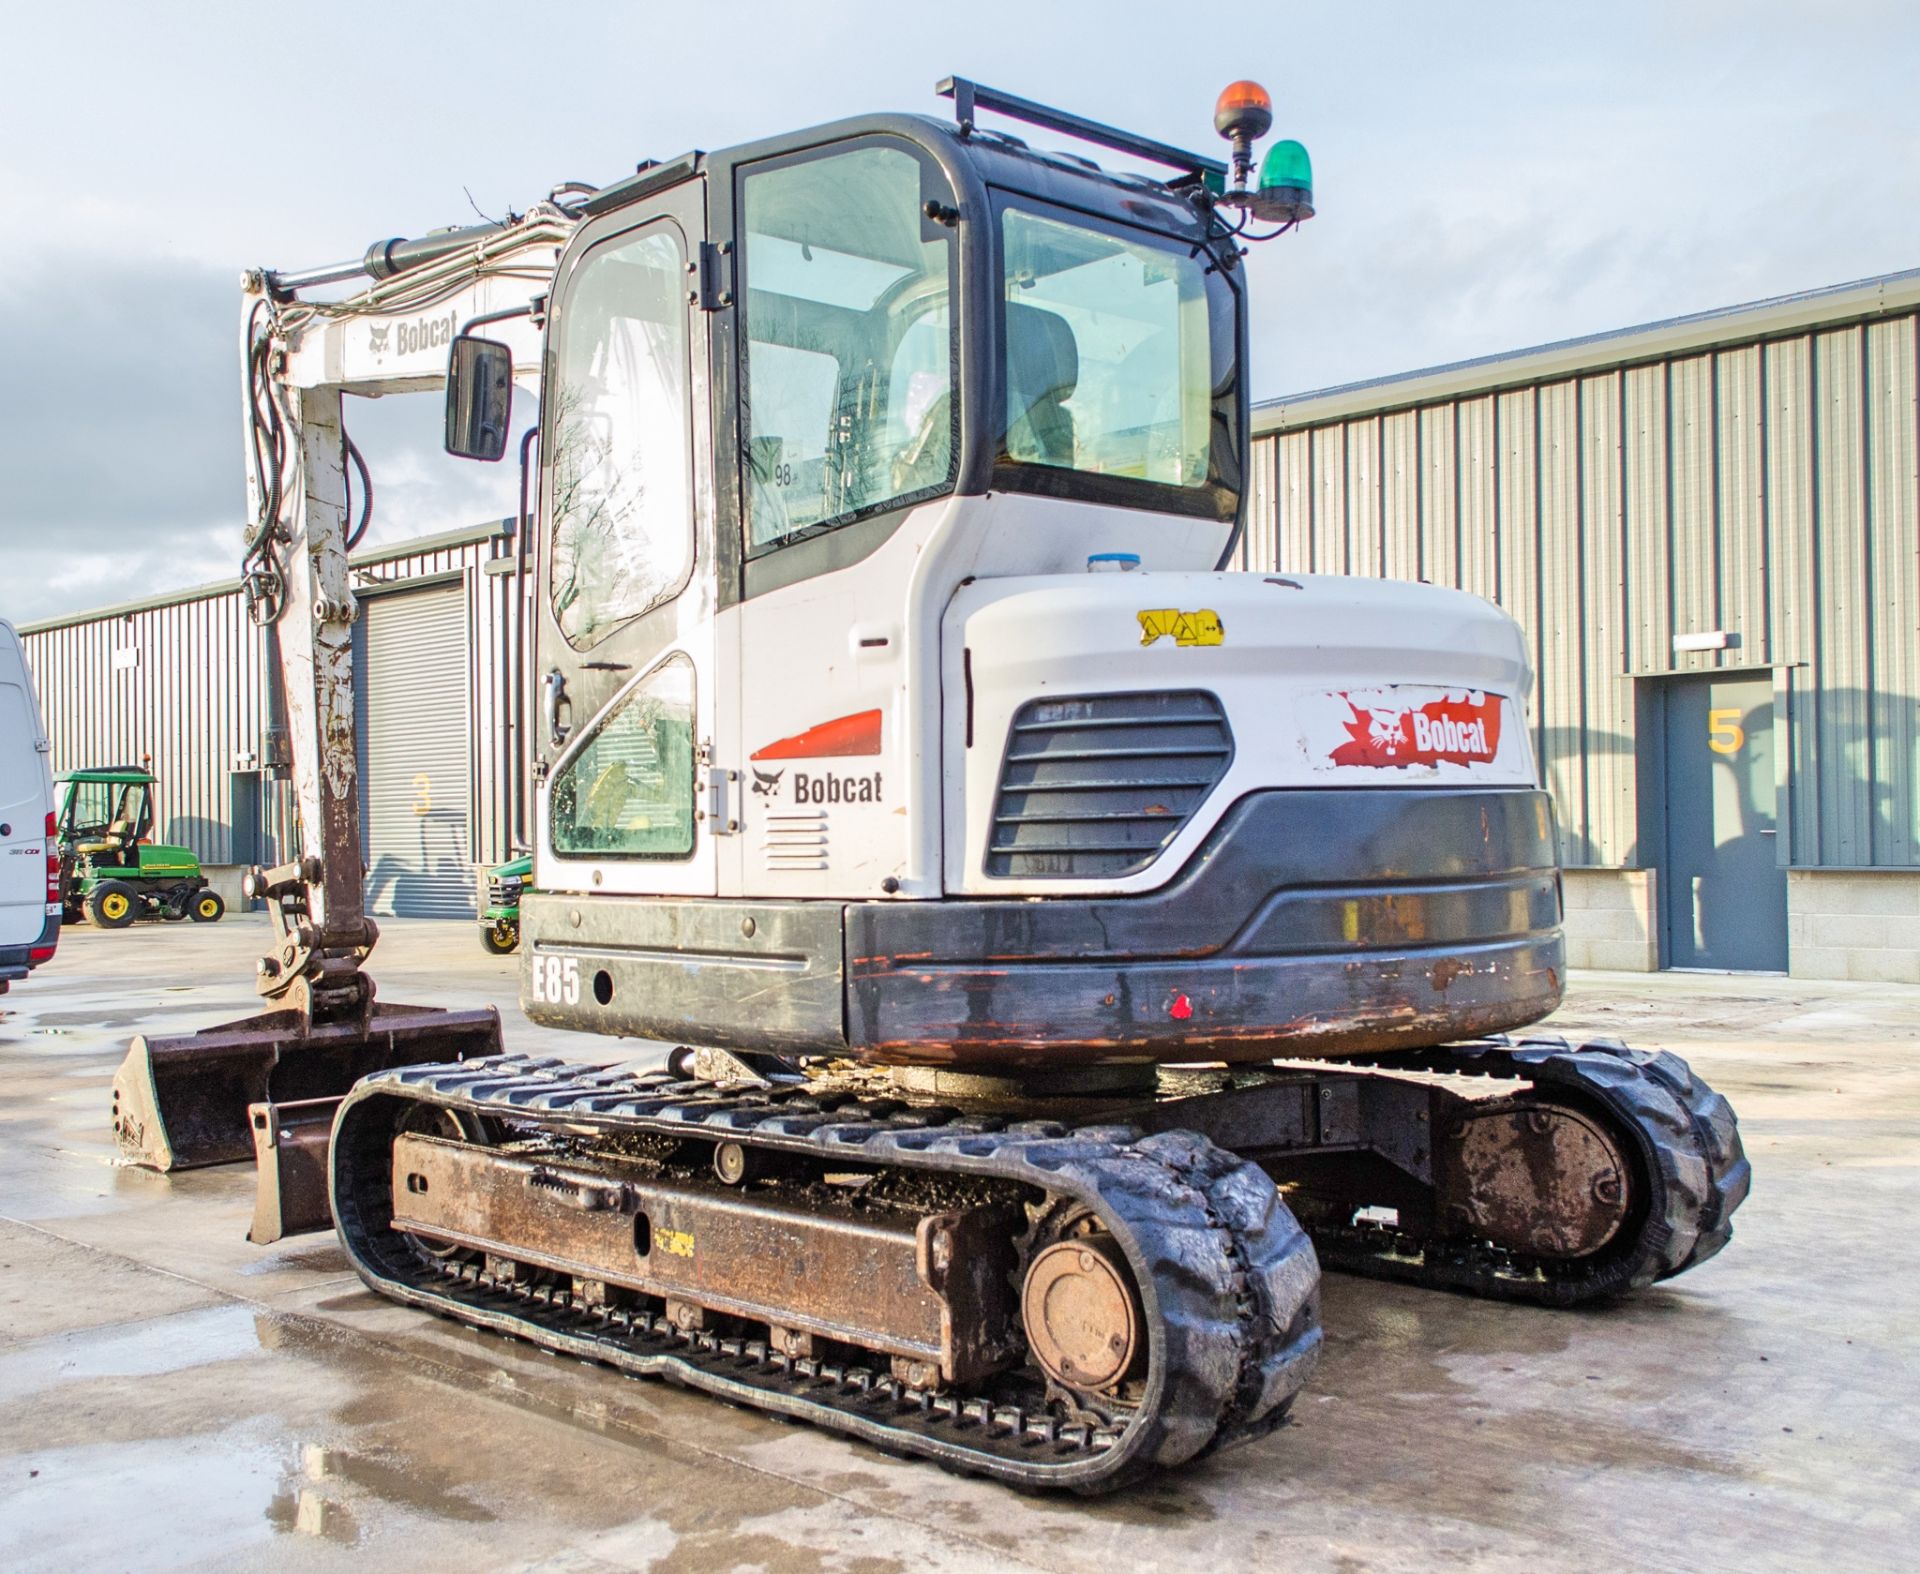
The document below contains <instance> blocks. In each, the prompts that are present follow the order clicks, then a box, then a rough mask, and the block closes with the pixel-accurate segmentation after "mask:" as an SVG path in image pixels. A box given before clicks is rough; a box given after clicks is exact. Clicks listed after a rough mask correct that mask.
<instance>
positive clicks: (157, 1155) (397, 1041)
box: [113, 1001, 501, 1170]
mask: <svg viewBox="0 0 1920 1574" xmlns="http://www.w3.org/2000/svg"><path fill="white" fill-rule="evenodd" d="M500 1050H501V1040H500V1013H499V1012H497V1011H496V1010H494V1008H493V1007H492V1006H486V1007H483V1008H481V1009H479V1010H477V1011H443V1010H440V1009H437V1008H435V1007H432V1006H402V1005H389V1004H387V1003H386V1002H384V1001H381V1002H376V1003H375V1005H374V1008H373V1014H372V1017H371V1018H370V1019H369V1021H368V1024H367V1028H366V1031H365V1032H362V1031H361V1030H360V1028H359V1025H358V1024H357V1023H351V1022H330V1023H322V1024H319V1025H316V1026H313V1027H308V1026H306V1025H305V1020H304V1018H303V1017H302V1016H301V1014H300V1013H299V1012H297V1011H268V1012H264V1013H262V1014H261V1015H259V1016H253V1017H245V1018H242V1019H241V1020H240V1021H238V1022H223V1023H221V1024H220V1025H219V1026H218V1027H210V1028H205V1029H203V1030H201V1031H200V1032H198V1033H183V1034H178V1035H175V1036H171V1037H167V1038H150V1037H147V1036H145V1035H142V1036H141V1037H139V1038H136V1039H135V1040H134V1041H133V1046H132V1048H130V1049H129V1050H128V1051H127V1058H126V1059H125V1060H124V1061H123V1062H121V1065H120V1070H119V1071H118V1073H116V1075H115V1076H114V1079H113V1132H114V1136H115V1137H116V1138H117V1139H118V1141H119V1143H120V1151H121V1152H122V1153H123V1154H125V1155H126V1157H127V1158H128V1159H129V1160H130V1161H131V1162H133V1163H135V1164H139V1165H143V1166H145V1167H146V1168H148V1169H154V1170H182V1169H195V1168H198V1167H199V1166H201V1165H205V1164H228V1163H232V1162H234V1161H236V1160H239V1159H246V1158H251V1157H253V1156H254V1143H255V1133H254V1127H253V1125H252V1120H251V1117H250V1114H249V1107H250V1106H252V1105H255V1104H276V1105H286V1104H291V1103H296V1102H302V1101H307V1100H314V1099H337V1098H339V1097H340V1096H341V1095H343V1094H344V1093H345V1092H346V1091H347V1090H348V1089H349V1088H351V1087H352V1086H353V1085H354V1083H356V1082H358V1081H359V1080H360V1079H361V1078H362V1077H364V1076H366V1075H368V1074H369V1073H371V1072H375V1071H384V1070H386V1069H387V1068H389V1067H391V1066H408V1065H418V1064H422V1063H425V1062H435V1063H444V1062H447V1061H455V1060H466V1059H470V1058H473V1057H475V1056H480V1055H497V1054H499V1053H500ZM323 1157H324V1152H323Z"/></svg>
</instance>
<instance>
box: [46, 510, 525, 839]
mask: <svg viewBox="0 0 1920 1574" xmlns="http://www.w3.org/2000/svg"><path fill="white" fill-rule="evenodd" d="M512 548H513V538H512V535H511V532H510V526H508V525H507V524H504V523H501V524H491V525H487V526H484V527H480V528H477V529H473V530H464V531H457V532H450V533H448V534H447V535H444V536H436V537H432V538H429V539H426V540H422V541H418V542H411V543H401V544H398V545H396V546H392V547H385V548H379V549H375V550H373V551H369V552H366V553H361V554H357V555H356V556H355V558H354V570H355V574H354V582H355V584H356V586H357V587H363V588H371V587H372V586H374V585H375V584H386V583H396V582H401V581H408V580H431V579H434V578H436V577H440V576H454V578H452V579H445V580H444V581H443V582H445V583H455V582H456V580H457V582H458V583H459V584H460V585H461V586H463V587H464V593H465V596H466V598H467V603H468V624H467V626H468V628H469V629H470V630H471V633H472V640H473V649H472V654H471V660H470V663H469V668H470V670H469V681H470V683H471V685H472V689H473V700H472V718H473V729H472V745H471V746H472V750H473V756H472V758H473V768H472V770H471V772H470V773H469V780H470V783H471V786H470V789H469V797H470V807H469V824H470V825H471V827H472V832H471V839H472V852H471V857H472V858H473V859H474V860H475V861H476V862H498V861H499V860H501V859H503V858H504V857H505V856H506V851H507V833H508V827H507V823H506V821H507V814H508V809H507V802H508V798H507V795H508V780H507V763H508V759H509V752H508V751H509V747H510V744H509V736H508V725H507V718H508V702H509V692H510V690H509V684H510V668H511V661H510V651H511V643H510V640H511V625H510V623H509V621H508V619H509V615H510V611H511V597H512V595H513V586H514V580H513V578H512V576H510V575H493V574H487V573H485V572H484V565H485V564H486V563H487V562H488V561H490V560H492V559H494V558H497V557H504V556H507V555H509V554H510V553H511V551H512ZM236 552H237V549H236ZM20 633H21V642H22V644H23V645H24V647H25V649H26V653H27V660H28V662H29V663H30V664H31V665H32V667H33V673H34V681H35V682H36V684H37V685H38V686H39V689H40V696H41V703H42V708H43V709H44V710H45V711H46V716H47V731H48V734H49V736H50V737H51V738H52V740H53V768H54V771H55V773H56V774H58V773H59V772H61V771H67V770H74V769H78V768H80V767H82V766H88V765H122V764H133V765H137V764H140V763H142V762H146V763H147V764H148V765H149V768H150V769H151V770H152V771H153V772H154V774H155V775H156V776H157V777H159V779H160V780H159V788H158V794H157V804H156V806H157V814H156V817H155V822H154V835H155V837H156V839H158V840H162V841H167V842H173V843H178V844H180V845H182V846H185V847H190V848H192V849H193V851H194V852H195V853H197V854H198V855H199V857H200V858H201V860H202V861H203V862H205V863H209V864H232V863H245V862H250V861H253V860H254V859H256V858H257V859H258V860H259V861H261V862H263V863H272V862H280V861H284V860H286V859H288V858H290V857H291V856H292V855H293V851H294V849H295V847H296V845H297V838H296V836H295V835H294V809H293V795H292V790H291V785H290V784H289V783H287V782H283V781H272V780H270V779H267V778H266V777H265V776H264V775H263V774H255V773H257V772H259V771H260V767H261V765H262V763H263V761H264V754H265V749H264V737H265V731H266V715H267V701H266V687H265V681H266V674H265V666H264V639H263V636H262V634H261V631H260V630H259V629H258V628H256V627H255V626H254V625H253V623H252V622H251V621H250V620H249V618H248V616H247V610H246V603H245V600H244V598H243V597H242V596H241V594H240V591H239V588H238V586H237V585H218V586H212V587H208V588H204V589H201V590H195V591H187V592H183V593H182V594H181V595H180V596H179V597H177V598H171V599H169V598H156V599H155V600H154V601H152V602H142V603H135V604H132V605H130V606H127V607H122V608H114V609H109V610H108V611H105V612H100V613H93V614H88V615H85V616H82V617H76V618H66V619H58V620H53V621H50V622H46V623H39V624H30V625H28V626H26V627H24V628H23V629H21V631H20ZM249 815H253V816H257V822H258V826H259V838H258V842H259V845H258V846H257V847H254V846H242V845H240V843H241V842H242V841H243V840H246V839H247V838H246V836H245V833H244V831H242V833H241V834H240V835H238V836H237V835H236V832H235V828H236V824H238V825H240V826H242V827H244V826H245V825H246V823H247V820H248V817H249Z"/></svg>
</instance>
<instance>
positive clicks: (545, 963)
mask: <svg viewBox="0 0 1920 1574" xmlns="http://www.w3.org/2000/svg"><path fill="white" fill-rule="evenodd" d="M533 998H534V999H535V1000H543V1001H545V1002H546V1003H547V1004H548V1005H550V1006H577V1005H579V1004H580V961H579V959H578V958H577V957H571V956H536V957H535V958H534V959H533Z"/></svg>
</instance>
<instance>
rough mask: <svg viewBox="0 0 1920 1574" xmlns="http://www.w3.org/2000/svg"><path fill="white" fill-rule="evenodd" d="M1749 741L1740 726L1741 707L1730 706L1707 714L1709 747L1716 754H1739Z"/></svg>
mask: <svg viewBox="0 0 1920 1574" xmlns="http://www.w3.org/2000/svg"><path fill="white" fill-rule="evenodd" d="M1746 741H1747V734H1746V732H1745V730H1744V729H1743V728H1742V727H1741V725H1740V707H1739V706H1738V705H1728V706H1725V707H1723V708H1721V709H1719V710H1710V711H1708V712H1707V747H1708V748H1709V749H1711V750H1713V752H1714V753H1715V754H1738V753H1739V752H1740V746H1741V745H1742V744H1743V743H1745V742H1746Z"/></svg>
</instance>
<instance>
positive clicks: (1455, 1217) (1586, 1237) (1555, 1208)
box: [1442, 1104, 1634, 1258]
mask: <svg viewBox="0 0 1920 1574" xmlns="http://www.w3.org/2000/svg"><path fill="white" fill-rule="evenodd" d="M1449 1135H1451V1136H1452V1137H1453V1139H1454V1140H1453V1143H1452V1145H1451V1146H1450V1147H1449V1148H1448V1149H1447V1150H1445V1153H1444V1158H1443V1169H1444V1171H1445V1174H1444V1178H1443V1183H1442V1195H1443V1196H1444V1197H1445V1198H1446V1206H1445V1220H1446V1225H1447V1228H1448V1231H1449V1233H1452V1234H1468V1235H1473V1236H1476V1237H1480V1238H1483V1239H1485V1240H1488V1241H1491V1242H1492V1243H1493V1244H1494V1245H1496V1246H1502V1247H1505V1248H1507V1249H1508V1250H1511V1251H1519V1252H1525V1253H1527V1254H1529V1255H1531V1256H1535V1257H1555V1258H1573V1257H1585V1256H1588V1255H1590V1254H1591V1253H1593V1252H1597V1251H1599V1250H1600V1249H1601V1248H1602V1247H1604V1246H1606V1245H1607V1243H1608V1242H1610V1241H1611V1240H1612V1239H1613V1238H1614V1237H1615V1236H1616V1235H1618V1234H1619V1233H1620V1230H1621V1228H1622V1226H1623V1225H1625V1224H1626V1222H1627V1218H1628V1215H1629V1213H1630V1211H1631V1209H1632V1206H1633V1201H1634V1199H1633V1195H1632V1187H1631V1185H1630V1184H1629V1181H1628V1176H1629V1175H1630V1174H1631V1173H1632V1166H1631V1165H1630V1164H1629V1163H1628V1161H1627V1156H1626V1155H1625V1154H1624V1153H1623V1152H1622V1151H1621V1148H1620V1145H1619V1142H1618V1140H1617V1139H1616V1138H1615V1137H1614V1135H1613V1134H1612V1133H1611V1132H1609V1131H1608V1130H1607V1128H1606V1127H1605V1126H1604V1125H1603V1124H1602V1123H1601V1122H1600V1121H1598V1120H1596V1119H1594V1118H1593V1117H1591V1116H1589V1115H1587V1114H1585V1113H1583V1112H1581V1111H1578V1110H1573V1109H1568V1108H1566V1107H1565V1106H1563V1105H1557V1104H1536V1105H1533V1106H1531V1107H1528V1108H1522V1109H1508V1110H1502V1111H1499V1112H1497V1113H1492V1114H1487V1115H1480V1116H1473V1117H1469V1118H1468V1119H1466V1120H1463V1121H1461V1122H1459V1123H1458V1124H1457V1125H1455V1126H1454V1128H1453V1130H1452V1131H1451V1132H1450V1133H1449Z"/></svg>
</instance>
